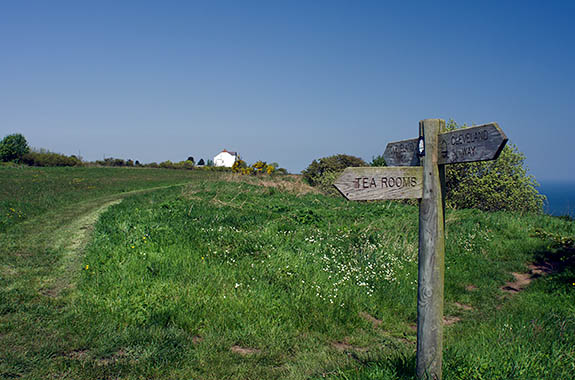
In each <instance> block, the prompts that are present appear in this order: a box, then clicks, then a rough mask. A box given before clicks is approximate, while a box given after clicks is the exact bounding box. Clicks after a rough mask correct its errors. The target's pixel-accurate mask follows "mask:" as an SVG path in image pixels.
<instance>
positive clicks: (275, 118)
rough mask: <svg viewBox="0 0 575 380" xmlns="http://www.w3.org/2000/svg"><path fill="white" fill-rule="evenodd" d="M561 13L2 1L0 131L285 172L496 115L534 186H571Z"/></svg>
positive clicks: (150, 156)
mask: <svg viewBox="0 0 575 380" xmlns="http://www.w3.org/2000/svg"><path fill="white" fill-rule="evenodd" d="M574 17H575V2H572V1H565V2H560V1H494V2H488V1H481V2H470V1H469V2H467V1H463V2H462V1H458V2H455V1H454V2H441V1H433V2H428V1H426V2H423V1H422V2H386V1H327V0H326V1H311V0H308V1H249V0H246V1H218V0H213V1H161V2H160V1H155V2H152V1H132V2H130V1H97V2H95V1H94V2H79V1H57V0H55V1H50V2H47V1H26V0H22V1H17V2H2V3H0V48H1V49H0V134H1V135H2V136H4V135H6V134H9V133H22V134H24V135H25V136H26V138H27V139H28V141H29V143H30V144H31V145H32V146H35V147H43V148H47V149H50V150H53V151H57V152H61V153H66V154H78V153H81V155H82V156H83V157H84V158H85V159H87V160H96V159H101V158H102V157H104V156H106V157H110V156H113V157H120V158H126V159H127V158H131V159H134V160H136V159H138V160H140V161H142V162H150V161H157V162H160V161H164V160H172V161H180V160H183V159H185V158H187V157H188V156H190V155H191V156H194V157H195V158H196V160H197V159H199V158H205V159H206V158H211V157H213V156H214V155H215V154H216V153H218V152H219V151H220V150H221V149H223V148H226V149H228V150H234V151H238V152H239V153H240V154H241V155H242V156H243V158H244V159H246V160H247V161H248V162H253V161H255V160H258V159H261V160H265V161H268V162H274V161H275V162H278V163H279V164H280V166H284V167H286V168H288V169H289V170H290V171H291V172H299V171H300V170H302V169H304V168H305V167H306V166H307V165H308V164H309V163H310V162H311V161H312V160H313V159H315V158H319V157H322V156H326V155H331V154H336V153H347V154H352V155H357V156H360V157H362V158H364V159H366V160H370V159H371V158H372V157H373V156H376V155H378V154H381V153H383V151H384V149H385V145H386V144H387V142H390V141H394V140H400V139H406V138H411V137H415V136H416V134H417V130H418V121H419V120H421V119H425V118H436V117H438V118H443V119H454V120H455V121H457V122H458V123H467V124H473V123H474V124H482V123H487V122H491V121H496V122H498V123H499V125H500V126H501V127H502V128H503V130H504V131H505V132H506V134H507V136H508V137H509V138H510V140H511V142H512V143H514V144H516V145H517V146H518V147H519V150H520V151H522V152H523V153H525V155H526V156H527V166H528V167H529V169H530V173H532V174H534V175H535V176H536V178H537V179H538V180H541V181H545V180H557V179H570V180H573V179H575V175H574V174H573V173H575V164H574V162H575V160H574V159H573V158H572V157H571V156H572V150H573V148H572V147H573V141H574V140H575V127H574V126H573V125H572V124H571V121H570V119H572V118H573V113H574V111H575V69H574V68H575V59H574V58H575V32H574V29H573V26H572V20H573V19H574ZM0 138H1V136H0Z"/></svg>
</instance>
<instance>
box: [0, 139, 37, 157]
mask: <svg viewBox="0 0 575 380" xmlns="http://www.w3.org/2000/svg"><path fill="white" fill-rule="evenodd" d="M29 152H30V147H29V146H28V142H27V141H26V138H25V137H24V136H22V135H21V134H19V133H15V134H12V135H8V136H6V137H4V138H3V139H2V141H0V160H1V161H4V162H6V161H15V162H20V161H21V160H22V156H24V155H25V154H26V153H29Z"/></svg>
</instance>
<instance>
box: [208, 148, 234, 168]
mask: <svg viewBox="0 0 575 380" xmlns="http://www.w3.org/2000/svg"><path fill="white" fill-rule="evenodd" d="M238 158H239V157H238V153H237V152H228V151H227V150H225V149H224V150H222V151H221V152H220V153H218V154H217V155H216V156H215V157H214V166H225V167H226V168H231V167H232V166H233V165H234V162H236V160H237V159H238Z"/></svg>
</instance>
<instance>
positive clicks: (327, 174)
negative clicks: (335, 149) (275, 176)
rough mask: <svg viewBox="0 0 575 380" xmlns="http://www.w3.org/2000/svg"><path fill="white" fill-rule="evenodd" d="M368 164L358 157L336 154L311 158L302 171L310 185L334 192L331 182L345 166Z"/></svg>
mask: <svg viewBox="0 0 575 380" xmlns="http://www.w3.org/2000/svg"><path fill="white" fill-rule="evenodd" d="M350 166H353V167H357V166H369V165H368V164H367V163H366V162H365V161H364V160H362V159H361V158H359V157H354V156H350V155H347V154H336V155H333V156H329V157H323V158H320V159H318V160H313V161H312V163H311V164H310V165H309V166H308V167H307V168H306V169H305V170H304V171H302V175H303V178H304V180H305V181H307V183H309V184H310V185H311V186H318V187H319V188H320V189H321V190H323V191H324V192H327V193H331V194H335V193H336V191H335V189H333V186H332V185H333V183H334V181H335V180H336V179H337V177H338V176H339V174H340V173H341V172H342V171H343V170H344V169H345V168H347V167H350Z"/></svg>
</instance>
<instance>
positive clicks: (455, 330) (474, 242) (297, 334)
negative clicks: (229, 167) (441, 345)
mask: <svg viewBox="0 0 575 380" xmlns="http://www.w3.org/2000/svg"><path fill="white" fill-rule="evenodd" d="M11 170H12V169H11ZM21 170H22V171H23V172H22V173H20V174H21V176H20V179H19V180H18V181H16V180H14V181H13V182H14V183H16V182H17V183H19V186H20V188H21V189H22V190H21V192H22V194H28V195H26V196H24V195H22V194H19V195H18V196H14V197H13V198H11V196H10V195H7V196H4V197H3V198H0V201H1V202H4V203H3V204H6V205H10V204H11V202H12V204H14V201H15V200H16V199H18V200H19V202H20V203H19V205H20V208H22V209H26V208H28V207H29V208H33V207H38V209H39V210H41V209H42V207H43V206H42V204H44V203H50V200H52V199H53V198H57V199H55V200H53V202H54V203H53V206H50V207H44V208H43V209H44V210H47V209H49V208H53V210H52V211H44V212H41V211H38V213H37V214H36V216H35V217H31V216H30V217H29V220H28V221H27V222H26V223H14V222H12V224H10V223H6V227H5V228H6V233H5V234H4V235H3V236H2V237H1V238H0V242H3V243H6V244H4V245H3V248H0V253H1V254H2V256H1V261H0V264H1V266H0V269H1V272H0V273H1V274H2V278H1V282H0V284H1V290H2V293H0V294H1V296H2V303H1V305H2V306H1V309H0V343H1V347H0V358H1V360H0V374H1V376H3V377H5V378H10V377H22V378H30V379H36V378H73V379H83V378H85V379H92V378H93V379H96V378H98V379H101V378H110V379H112V378H114V379H115V378H123V379H147V378H166V379H175V378H178V379H179V378H186V379H226V378H229V379H277V378H287V379H307V378H314V379H319V378H325V377H327V378H333V379H397V378H400V379H411V378H413V372H414V363H415V340H416V337H415V332H414V330H413V326H414V324H415V322H416V293H417V284H416V281H417V233H418V227H417V223H418V210H417V207H415V206H410V205H406V204H402V203H396V202H377V203H351V202H346V201H344V200H342V199H339V198H331V197H325V196H322V195H319V194H314V193H309V194H305V195H302V194H297V193H294V192H292V191H289V188H290V187H289V186H282V187H280V188H276V187H266V186H258V181H248V182H245V181H223V179H225V178H228V179H229V178H230V177H215V176H214V174H213V173H194V172H183V173H181V172H178V171H168V170H152V171H144V172H142V173H146V174H145V175H142V176H141V177H138V176H139V175H140V174H138V173H137V172H139V171H131V170H125V169H124V170H125V171H122V169H119V170H114V169H70V171H68V172H64V171H57V170H55V171H54V172H50V171H49V170H46V169H44V170H40V171H41V172H43V173H44V174H40V175H41V176H42V175H44V177H40V178H44V179H45V180H46V182H49V183H50V185H47V186H48V187H50V188H51V189H53V190H52V194H54V195H53V197H52V198H51V197H49V196H48V195H46V197H47V198H46V199H48V200H49V201H47V202H43V201H40V200H38V199H37V198H36V196H35V194H38V192H37V191H36V192H35V191H33V190H26V189H28V187H29V186H36V185H37V184H36V183H34V182H33V181H34V179H35V178H39V177H34V176H33V175H26V170H30V172H28V173H35V174H34V175H36V174H37V173H36V172H35V171H33V170H38V169H21ZM60 170H61V169H60ZM91 170H94V172H92V171H91ZM148 173H154V177H153V178H152V176H151V175H149V174H148ZM184 173H186V174H184ZM1 174H2V171H1V170H0V175H1ZM128 174H129V175H133V176H135V177H137V178H133V179H132V180H131V181H128V180H126V181H125V182H124V177H125V176H126V175H128ZM156 175H157V177H156ZM96 176H99V177H98V178H99V179H96V178H95V177H96ZM146 176H147V177H146ZM186 176H187V177H186ZM53 177H59V181H60V182H62V187H63V190H62V191H58V181H57V180H53V179H52V178H53ZM144 177H145V178H144ZM71 178H80V179H82V178H86V179H85V180H82V181H80V182H84V181H85V182H90V181H91V182H90V183H92V185H91V186H94V187H95V188H94V189H92V190H93V193H87V194H92V195H91V198H90V195H86V196H83V195H82V194H86V192H85V189H82V188H78V189H75V188H74V187H73V186H74V185H73V184H70V182H72V181H71ZM65 179H67V180H65ZM186 180H187V181H192V183H191V184H189V185H186V186H175V187H168V188H163V189H157V190H155V191H151V192H144V193H137V194H131V195H130V196H129V197H122V198H123V201H122V202H121V203H117V204H114V205H112V206H111V207H110V208H109V209H108V210H107V211H106V212H104V213H103V214H101V216H100V217H99V219H98V221H97V223H96V224H95V227H94V230H93V231H92V233H91V237H90V239H89V241H88V240H86V238H84V240H85V241H86V242H87V245H86V247H85V249H80V248H81V247H83V245H82V244H78V245H77V246H72V248H71V246H70V244H69V242H66V241H64V242H62V240H66V239H65V237H66V236H72V235H70V234H71V233H72V232H71V230H66V229H65V227H66V226H68V225H69V223H68V221H69V220H79V218H81V217H82V216H85V215H93V216H94V218H93V219H95V215H97V214H98V213H97V210H98V208H101V207H102V206H103V205H106V204H110V203H111V202H112V201H114V200H117V199H120V198H119V197H120V195H118V193H120V190H124V191H130V190H137V189H141V188H151V187H157V186H162V185H163V186H167V185H169V184H174V183H179V182H185V181H186ZM278 181H279V180H278ZM127 182H129V185H128V184H127ZM251 182H253V183H251ZM104 184H106V185H104ZM109 184H112V185H109ZM266 184H267V185H269V183H266ZM40 185H41V182H39V183H38V186H40ZM260 185H261V183H260ZM12 186H16V185H12ZM286 188H287V189H288V190H281V189H286ZM63 192H68V193H69V194H70V195H69V196H67V197H63V196H62V197H61V198H59V197H60V196H61V195H60V193H63ZM124 194H125V193H124ZM80 199H84V200H83V201H81V202H79V203H76V202H78V201H79V200H80ZM56 215H58V216H56ZM84 223H86V224H89V222H84ZM537 228H541V229H544V230H545V231H548V232H553V233H556V234H563V235H571V236H572V235H574V234H575V224H574V223H573V222H568V221H564V220H560V219H558V218H552V217H547V216H533V215H525V216H521V215H513V214H509V213H491V214H488V213H483V212H478V211H474V210H461V211H449V212H448V216H447V231H448V235H447V240H446V244H447V253H446V280H445V286H446V288H445V298H446V304H445V313H446V315H447V316H449V317H451V318H454V317H457V318H459V319H460V321H459V322H458V323H456V324H454V325H452V326H447V327H446V331H445V351H444V378H446V379H495V378H502V379H507V378H516V379H528V378H533V379H543V378H547V379H558V378H562V379H563V378H564V379H567V378H572V377H573V374H574V373H575V367H574V364H573V363H575V357H574V353H575V348H574V347H575V345H574V343H575V329H574V328H575V320H574V318H575V307H574V306H573V305H575V286H574V285H573V283H574V282H575V274H574V269H573V266H572V264H573V262H572V257H573V252H572V251H570V250H568V249H552V248H550V243H549V242H546V241H543V240H541V239H539V238H536V237H534V236H533V234H534V231H535V230H536V229H537ZM54 236H56V237H54ZM58 236H59V237H60V239H59V240H58V238H57V237H58ZM7 247H8V248H7ZM74 247H75V248H74ZM541 258H545V259H546V260H553V261H554V262H557V263H561V264H562V266H561V268H562V269H561V271H559V272H557V273H555V274H552V275H548V276H546V277H544V278H540V279H537V280H535V281H534V282H533V283H532V284H531V285H530V286H529V287H528V288H527V289H526V290H524V291H522V292H521V293H518V294H515V295H513V296H512V297H511V296H509V295H507V294H506V293H504V292H502V291H501V289H500V287H501V286H502V285H504V284H505V283H506V282H507V281H512V280H513V276H512V275H511V272H526V271H527V270H528V269H527V266H526V264H527V263H530V262H533V261H535V260H538V259H541ZM456 303H458V304H459V305H462V304H463V305H466V306H469V307H471V308H472V309H471V310H466V309H462V308H461V306H458V304H456Z"/></svg>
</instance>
